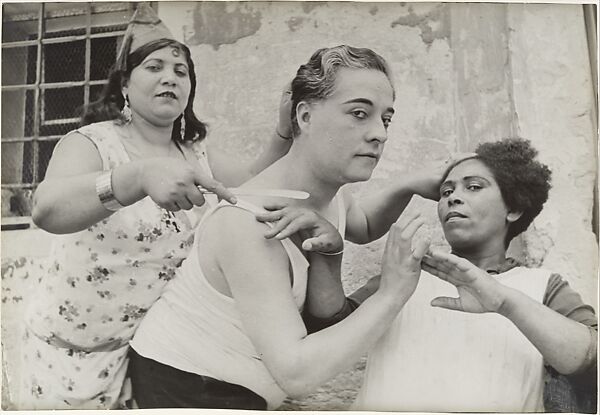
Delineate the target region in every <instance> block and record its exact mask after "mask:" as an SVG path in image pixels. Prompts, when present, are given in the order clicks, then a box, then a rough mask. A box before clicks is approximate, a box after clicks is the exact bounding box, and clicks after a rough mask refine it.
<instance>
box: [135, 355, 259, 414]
mask: <svg viewBox="0 0 600 415" xmlns="http://www.w3.org/2000/svg"><path fill="white" fill-rule="evenodd" d="M129 375H130V377H131V383H132V386H133V398H134V399H135V401H136V402H137V404H138V406H139V407H140V408H142V409H144V408H212V409H258V410H261V409H262V410H266V409H267V403H266V401H265V400H264V399H263V398H262V397H261V396H259V395H257V394H256V393H254V392H252V391H251V390H249V389H247V388H245V387H243V386H240V385H234V384H232V383H227V382H223V381H220V380H217V379H213V378H211V377H209V376H201V375H197V374H195V373H189V372H184V371H182V370H179V369H175V368H174V367H171V366H167V365H163V364H162V363H159V362H156V361H154V360H152V359H148V358H145V357H143V356H140V355H139V354H137V353H136V352H135V351H134V350H131V352H130V362H129Z"/></svg>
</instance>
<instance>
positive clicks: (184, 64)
mask: <svg viewBox="0 0 600 415" xmlns="http://www.w3.org/2000/svg"><path fill="white" fill-rule="evenodd" d="M152 61H157V62H160V63H165V60H164V59H161V58H150V59H146V60H144V61H143V62H142V63H148V62H152ZM178 65H179V66H185V67H186V68H187V67H188V65H187V63H186V62H176V63H175V66H178Z"/></svg>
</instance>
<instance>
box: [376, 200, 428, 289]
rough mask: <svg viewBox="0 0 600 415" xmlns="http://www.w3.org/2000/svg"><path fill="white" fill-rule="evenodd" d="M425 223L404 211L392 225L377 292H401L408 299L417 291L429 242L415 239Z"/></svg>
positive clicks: (411, 213)
mask: <svg viewBox="0 0 600 415" xmlns="http://www.w3.org/2000/svg"><path fill="white" fill-rule="evenodd" d="M424 223H425V221H424V219H423V218H422V217H421V214H420V213H418V212H409V211H404V212H403V213H402V215H400V217H399V218H398V221H397V222H396V223H395V224H393V225H392V227H391V228H390V232H389V235H388V239H387V242H386V245H385V250H384V252H383V258H382V264H381V280H380V286H379V287H380V288H379V289H380V290H388V289H391V290H398V289H399V290H400V293H402V294H403V295H404V296H405V298H406V299H408V298H409V297H410V296H411V295H412V293H413V292H414V291H415V289H416V288H417V284H418V282H419V276H420V274H421V259H422V258H423V255H424V254H425V252H426V251H427V249H428V248H429V241H428V240H425V239H419V238H415V235H416V233H417V231H418V230H419V229H420V228H421V226H423V224H424Z"/></svg>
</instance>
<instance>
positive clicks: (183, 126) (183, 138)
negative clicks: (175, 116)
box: [179, 114, 185, 141]
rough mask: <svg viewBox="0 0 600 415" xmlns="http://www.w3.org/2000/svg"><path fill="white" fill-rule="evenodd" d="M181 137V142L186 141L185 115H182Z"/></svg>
mask: <svg viewBox="0 0 600 415" xmlns="http://www.w3.org/2000/svg"><path fill="white" fill-rule="evenodd" d="M179 124H180V128H179V135H180V137H181V141H185V114H181V121H180V123H179Z"/></svg>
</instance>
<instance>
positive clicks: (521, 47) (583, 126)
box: [2, 1, 598, 409]
mask: <svg viewBox="0 0 600 415" xmlns="http://www.w3.org/2000/svg"><path fill="white" fill-rule="evenodd" d="M158 10H159V14H160V15H161V17H162V18H163V19H164V20H165V21H166V23H167V24H168V25H169V26H170V27H171V28H172V30H173V31H174V33H175V36H176V37H178V38H180V39H181V40H183V41H185V42H186V43H187V44H188V45H189V46H190V49H191V51H192V54H193V58H194V61H195V64H196V73H197V77H198V88H197V92H196V102H195V108H196V112H197V113H198V114H199V115H200V118H201V119H203V120H204V121H206V122H208V124H209V126H210V130H209V131H210V133H209V137H208V139H209V140H210V141H213V142H214V143H215V144H216V145H218V146H219V147H221V148H222V149H224V150H225V151H227V152H228V153H230V154H232V155H235V156H237V157H239V158H240V159H242V160H249V159H252V158H254V157H256V156H257V154H259V153H260V152H261V151H262V149H263V148H264V146H265V144H266V142H267V140H268V139H269V137H270V134H271V132H272V131H273V128H274V127H275V124H276V119H277V115H276V114H277V106H278V102H279V96H280V93H281V91H282V89H283V87H284V85H285V84H286V83H287V82H288V81H290V80H291V78H292V77H293V76H294V74H295V71H296V69H297V68H298V66H299V65H300V64H302V63H304V62H305V61H307V60H308V58H309V56H310V55H311V54H312V53H313V52H314V51H315V50H316V49H317V48H320V47H325V46H334V45H337V44H342V43H343V44H349V45H353V46H363V47H369V48H372V49H374V50H375V51H377V52H378V53H379V54H381V55H382V56H384V57H385V58H386V59H387V60H388V62H389V63H390V65H391V67H392V69H393V78H394V83H395V88H396V96H397V98H396V102H395V110H396V115H395V117H394V121H393V123H392V125H391V127H390V129H389V140H388V142H387V144H386V149H385V152H384V157H383V159H382V160H381V162H380V164H379V166H378V167H377V169H376V171H375V173H374V175H373V178H372V179H371V180H370V181H369V182H367V183H361V184H353V185H350V186H351V188H352V191H353V193H354V194H355V196H356V197H358V198H360V197H361V196H362V195H367V194H369V193H371V192H373V191H376V190H378V189H381V188H383V187H384V186H385V185H386V183H388V182H389V181H390V180H395V179H398V178H401V177H402V176H404V175H406V174H409V173H410V172H411V171H414V170H416V169H421V168H427V167H428V166H430V165H431V164H432V163H435V162H439V161H441V160H444V159H445V158H446V157H447V155H448V153H450V152H456V151H469V150H472V149H473V148H474V147H475V146H476V145H477V144H478V143H480V142H485V141H494V140H497V139H500V138H503V137H507V136H520V137H523V138H527V139H530V140H531V141H532V142H533V143H534V145H535V146H536V147H537V148H538V149H539V151H540V159H541V160H542V161H543V162H545V163H546V164H548V165H549V166H550V167H551V169H552V170H553V184H554V186H553V189H552V191H551V195H550V200H549V201H548V203H547V205H546V207H545V209H544V211H543V212H542V213H541V214H540V216H539V217H538V218H537V219H536V220H535V222H534V223H533V225H532V226H531V228H530V229H529V230H528V231H527V232H526V233H525V234H524V235H523V236H522V237H519V238H518V239H517V240H516V241H514V242H513V244H512V246H511V252H512V254H513V255H515V256H517V257H519V258H522V259H524V260H526V261H527V262H528V263H529V264H532V265H539V266H543V267H547V268H550V269H553V270H555V271H557V272H560V273H561V274H563V275H564V276H565V277H566V278H568V279H569V280H570V281H571V284H572V285H573V286H574V287H575V288H576V289H577V290H579V291H580V292H581V293H582V295H583V297H584V299H585V300H586V301H588V302H590V303H591V304H594V305H596V304H597V277H598V273H597V269H598V243H597V237H596V235H595V234H594V232H593V229H592V211H593V206H594V191H593V190H594V187H595V186H596V184H597V182H596V175H597V133H596V130H597V119H596V113H595V111H596V109H595V108H596V107H595V103H594V99H595V96H594V94H593V84H592V79H591V69H590V63H589V57H588V45H587V39H586V32H585V27H584V17H583V8H582V6H581V5H557V4H555V5H547V4H496V3H489V4H457V3H454V4H452V3H395V2H394V3H350V2H260V1H253V2H243V3H238V2H181V3H176V2H164V3H159V7H158ZM409 208H411V209H420V210H422V211H424V212H425V213H426V215H427V217H428V220H429V223H428V226H429V228H430V230H431V233H432V234H433V235H434V241H435V243H436V244H442V245H443V241H442V236H441V231H440V229H439V225H438V224H437V218H436V216H435V204H434V203H433V202H431V201H425V200H422V199H419V198H415V199H414V200H413V201H412V202H411V204H410V207H409ZM38 232H39V231H38ZM35 233H36V232H30V234H28V235H30V236H26V238H27V237H30V238H32V239H33V238H36V237H35ZM23 238H24V236H22V235H21V236H17V235H16V233H10V232H4V233H3V234H2V243H3V245H4V246H3V257H2V278H3V281H2V282H3V287H2V314H3V329H5V330H3V334H5V336H3V343H4V345H5V349H6V348H7V349H8V350H15V349H18V344H17V343H16V339H15V337H14V336H12V334H11V331H9V330H6V328H7V327H10V325H11V323H13V322H14V320H13V318H14V316H16V315H18V313H19V311H18V310H19V309H20V307H22V306H21V304H22V303H23V297H26V291H27V290H25V289H24V288H23V287H25V285H26V284H25V282H24V281H26V280H27V278H25V275H26V273H24V272H21V273H19V269H22V268H23V267H24V265H25V264H27V263H28V262H27V261H25V262H24V261H23V259H22V257H23V256H28V254H27V247H28V244H27V242H23ZM17 239H18V241H17ZM7 244H9V245H12V247H11V249H10V252H11V254H10V256H7V255H6V252H7V250H6V249H4V248H6V247H7ZM19 247H21V249H19ZM38 248H39V247H38ZM382 248H383V241H382V240H380V241H376V242H374V243H372V244H369V245H367V246H350V247H348V249H347V250H346V255H345V260H344V281H345V286H346V288H347V290H348V291H351V290H353V289H354V288H356V287H358V286H359V285H360V284H361V283H362V282H363V281H365V280H366V279H367V278H368V277H369V276H372V275H375V274H377V273H378V272H379V266H380V258H381V253H382ZM38 250H39V249H38ZM40 255H42V254H40ZM31 257H32V256H31V255H29V260H30V259H31ZM33 259H34V260H35V258H33ZM25 300H26V298H25ZM7 332H8V333H7ZM8 358H11V356H10V355H9V357H8ZM8 358H7V359H8ZM363 365H364V361H363V362H359V363H358V364H357V365H356V367H355V368H354V369H353V370H352V371H349V372H347V373H344V374H342V375H340V376H339V377H338V378H336V379H335V380H334V381H333V382H331V383H330V384H328V385H325V386H324V387H323V388H321V389H320V390H319V391H318V392H317V393H316V394H314V395H311V396H310V397H308V398H307V399H306V400H303V401H291V402H289V403H288V404H287V406H286V408H287V409H347V408H348V405H349V403H350V402H351V401H352V399H353V397H354V394H355V392H356V388H357V386H358V385H359V383H360V373H361V369H362V367H363ZM5 367H6V366H5Z"/></svg>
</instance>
